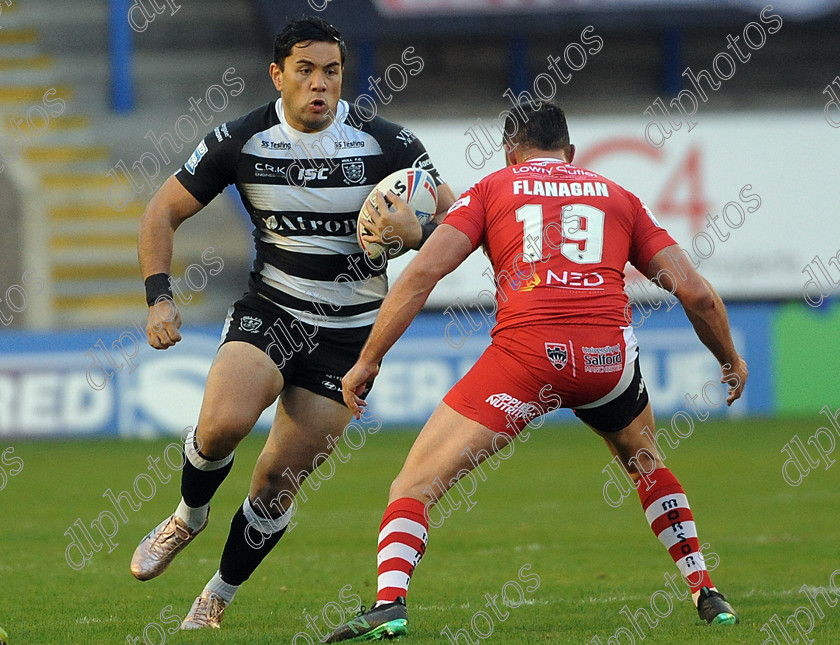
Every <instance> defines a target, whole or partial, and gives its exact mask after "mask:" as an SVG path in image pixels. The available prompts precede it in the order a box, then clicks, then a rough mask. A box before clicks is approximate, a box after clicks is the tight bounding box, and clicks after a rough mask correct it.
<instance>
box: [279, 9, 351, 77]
mask: <svg viewBox="0 0 840 645" xmlns="http://www.w3.org/2000/svg"><path fill="white" fill-rule="evenodd" d="M313 41H314V42H324V43H338V49H339V51H340V52H341V66H342V67H344V58H345V56H346V55H347V46H346V45H345V44H344V39H343V38H342V37H341V32H340V31H339V30H338V29H336V28H335V27H333V26H332V25H331V24H330V23H328V22H327V21H326V20H323V19H322V18H318V17H317V16H307V17H306V18H301V19H299V20H293V21H292V22H290V23H289V24H288V25H286V26H285V27H284V28H283V31H281V32H280V33H279V34H277V36H276V37H275V39H274V62H275V63H277V64H278V65H279V66H280V69H283V63H284V61H285V60H286V58H287V57H288V56H289V55H290V54H291V53H292V47H294V46H295V45H297V44H298V43H303V42H306V43H308V42H313Z"/></svg>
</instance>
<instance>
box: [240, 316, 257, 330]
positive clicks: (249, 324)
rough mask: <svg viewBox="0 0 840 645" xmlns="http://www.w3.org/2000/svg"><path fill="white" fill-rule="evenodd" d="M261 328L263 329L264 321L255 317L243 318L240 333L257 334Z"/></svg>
mask: <svg viewBox="0 0 840 645" xmlns="http://www.w3.org/2000/svg"><path fill="white" fill-rule="evenodd" d="M260 327H262V319H261V318H256V317H255V316H242V319H241V320H240V321H239V330H240V331H247V332H249V333H251V334H256V333H257V331H259V328H260Z"/></svg>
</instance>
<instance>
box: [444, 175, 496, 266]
mask: <svg viewBox="0 0 840 645" xmlns="http://www.w3.org/2000/svg"><path fill="white" fill-rule="evenodd" d="M444 224H448V225H449V226H454V227H455V228H457V229H458V230H459V231H461V232H462V233H464V234H465V235H466V236H467V237H468V238H470V242H471V243H472V248H473V251H475V250H476V249H477V248H478V247H479V246H481V243H482V242H483V241H484V229H485V224H486V217H485V211H484V203H483V201H482V199H481V185H480V184H477V185H475V186H473V187H472V188H470V189H469V190H468V191H467V192H465V193H464V194H463V195H461V196H460V197H459V198H458V199H457V200H456V201H455V203H454V204H452V206H451V208H450V209H449V211H448V212H447V214H446V219H445V220H444Z"/></svg>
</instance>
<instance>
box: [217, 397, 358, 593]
mask: <svg viewBox="0 0 840 645" xmlns="http://www.w3.org/2000/svg"><path fill="white" fill-rule="evenodd" d="M349 420H350V411H349V410H348V409H347V408H346V407H345V406H344V405H342V404H339V403H337V402H335V401H332V400H331V399H327V398H326V397H323V396H320V395H318V394H315V393H313V392H310V391H309V390H304V389H302V388H298V387H294V386H289V387H288V388H287V389H286V390H285V391H284V392H283V395H282V396H281V397H280V400H279V403H278V406H277V414H276V416H275V418H274V423H273V424H272V427H271V432H270V434H269V437H268V441H267V442H266V444H265V447H264V448H263V451H262V454H260V457H259V459H258V460H257V465H256V468H255V469H254V475H253V477H252V479H251V489H250V493H249V496H248V499H247V500H246V501H245V503H244V504H243V505H242V507H241V508H240V509H239V510H237V512H236V514H235V515H234V517H233V520H232V521H231V530H230V533H229V535H228V539H227V543H226V544H225V548H224V551H223V553H222V560H221V564H220V567H219V574H218V575H219V576H220V578H221V580H223V581H224V583H226V584H227V585H229V586H230V587H232V588H233V589H232V591H235V588H236V587H238V586H239V585H241V584H242V583H243V582H244V581H245V580H247V579H248V578H249V577H250V575H251V574H252V573H253V571H254V570H255V569H256V568H257V566H258V565H259V563H260V562H261V561H262V560H263V558H265V556H266V555H268V553H269V552H270V551H271V549H272V548H273V547H274V545H275V544H276V543H277V542H278V541H279V539H280V537H281V536H282V535H283V533H284V532H285V530H286V528H287V526H288V524H289V522H290V520H291V517H292V515H293V514H294V507H293V500H294V498H295V495H296V494H297V493H298V491H299V489H300V487H301V485H302V484H303V482H304V481H305V480H306V477H307V476H308V475H309V474H310V473H311V472H312V471H313V470H314V468H315V467H317V466H318V464H319V463H320V460H318V455H319V454H321V455H323V454H330V453H331V452H332V449H333V446H335V443H336V441H337V440H338V439H339V438H340V437H341V434H342V432H343V431H344V427H345V426H346V425H347V423H348V422H349ZM321 459H323V457H322V458H321ZM300 495H301V496H302V499H303V501H306V499H307V498H306V494H305V493H300ZM230 590H231V589H229V591H230ZM231 599H232V596H231ZM228 602H229V600H228Z"/></svg>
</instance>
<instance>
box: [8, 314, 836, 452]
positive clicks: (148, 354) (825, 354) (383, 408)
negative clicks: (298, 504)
mask: <svg viewBox="0 0 840 645" xmlns="http://www.w3.org/2000/svg"><path fill="white" fill-rule="evenodd" d="M729 313H730V323H731V325H732V330H733V336H734V338H735V340H736V343H737V345H738V347H739V350H740V351H741V352H743V354H744V356H745V357H746V360H747V361H748V363H749V367H750V381H749V384H748V386H747V388H746V390H745V393H744V397H743V399H742V400H741V401H740V402H739V403H738V404H737V405H735V406H733V407H732V408H727V407H726V406H725V405H724V404H722V402H721V393H722V389H721V387H720V384H719V383H718V379H719V373H718V369H717V365H716V362H715V360H714V359H713V358H712V357H711V355H710V354H709V353H708V351H707V350H706V349H705V348H704V347H703V346H702V345H701V344H700V342H699V341H698V340H697V339H696V337H695V336H694V333H693V331H692V330H691V327H690V325H689V323H688V321H687V320H686V318H685V316H684V315H683V313H682V312H681V310H680V308H679V307H674V308H673V309H672V310H671V311H666V310H665V307H664V306H662V307H661V308H660V310H658V311H656V310H651V311H650V314H649V315H648V316H647V317H644V318H643V317H641V316H640V317H639V318H638V319H634V324H636V327H637V329H636V334H637V336H638V338H639V342H640V345H641V348H642V353H641V361H642V369H643V373H644V375H645V379H646V381H647V385H648V388H649V390H650V392H651V397H652V400H653V402H654V404H655V409H656V413H657V415H658V419H657V420H658V425H659V426H660V427H667V425H668V424H669V423H673V424H674V425H675V427H676V428H678V429H679V431H680V432H683V433H685V432H687V431H688V428H687V426H686V423H687V422H686V420H685V419H686V417H690V418H691V419H694V423H697V422H698V419H699V418H701V417H705V415H706V412H709V414H710V416H721V415H728V416H738V417H742V416H746V415H762V416H766V415H794V414H815V413H817V412H818V411H819V410H820V408H822V406H824V405H826V404H829V405H832V406H833V407H832V409H833V408H834V407H837V405H838V403H840V402H839V401H837V392H836V387H834V383H835V381H834V379H833V377H832V376H831V375H832V373H833V370H832V368H836V366H837V365H838V358H840V349H838V347H837V343H836V342H833V340H834V335H835V334H836V329H837V328H838V323H840V307H838V306H837V305H836V304H829V303H828V302H825V303H824V304H823V305H822V306H821V307H820V308H818V309H814V308H812V307H810V306H808V305H807V304H805V303H804V302H798V303H797V302H789V303H785V304H768V303H764V304H761V303H733V304H731V305H730V306H729ZM476 320H480V319H479V318H478V317H477V316H476ZM141 333H142V332H141V330H140V329H139V328H138V327H136V326H135V327H131V328H124V329H108V330H86V331H73V332H70V331H62V332H38V331H5V332H4V333H2V334H0V344H2V346H3V347H4V348H5V349H4V351H3V352H2V354H0V436H6V437H12V436H13V437H33V438H37V437H48V436H59V437H90V436H108V435H121V436H140V437H152V436H157V435H161V434H172V435H175V434H178V433H180V432H181V430H182V429H183V428H184V427H186V426H188V425H191V424H193V423H194V422H195V420H196V418H197V416H198V410H199V406H200V404H201V397H202V392H203V387H204V382H205V379H206V375H207V370H208V369H209V367H210V363H211V361H212V359H213V355H214V353H215V349H216V347H217V343H218V338H219V333H220V328H219V327H210V326H201V327H189V326H188V327H186V328H185V329H184V340H183V341H182V342H181V343H179V344H178V345H177V346H176V347H174V348H171V349H169V350H167V351H155V350H152V349H151V348H150V347H149V346H148V345H146V344H145V343H144V342H143V341H142V340H141V339H142V336H141ZM488 342H489V336H488V333H487V329H486V328H483V329H479V330H477V331H471V333H470V334H469V335H468V336H467V335H466V334H462V333H461V332H460V331H459V330H458V328H457V325H455V324H453V316H452V314H451V313H450V314H446V313H445V312H440V311H438V312H424V313H423V314H421V316H420V317H419V318H418V319H417V320H416V321H415V322H414V324H413V325H412V326H411V328H410V329H409V331H408V333H407V334H406V336H405V337H404V338H403V339H401V340H400V341H399V343H398V344H397V345H396V346H395V347H394V349H393V350H392V352H391V353H390V354H389V355H388V356H387V357H386V360H385V362H384V364H383V368H382V372H381V374H380V376H379V378H378V379H377V383H376V385H375V388H374V391H373V394H372V396H371V399H370V401H371V408H372V412H373V413H374V414H375V415H377V416H378V417H380V418H381V419H382V421H383V423H384V424H385V426H386V427H389V426H390V427H397V426H404V425H416V424H420V423H422V422H424V421H425V420H426V418H427V417H428V416H429V414H430V413H431V412H432V410H433V409H434V408H435V406H436V405H437V404H438V402H439V401H440V399H441V396H442V395H443V394H444V393H445V392H446V391H447V390H448V389H449V387H450V386H451V385H452V384H453V383H454V382H455V381H456V380H457V379H458V378H459V377H460V375H461V374H463V373H464V372H465V371H466V370H467V369H469V367H470V366H471V365H472V364H473V362H474V361H475V359H476V358H477V357H478V355H479V354H480V353H481V351H482V350H483V349H484V347H485V346H486V345H487V343H488ZM692 406H696V411H695V409H694V408H693V407H692ZM680 412H683V413H685V414H683V415H680V414H679V413H680ZM271 414H272V412H271V411H268V412H266V414H265V415H263V417H262V418H261V420H260V424H259V427H260V428H261V429H263V430H264V429H266V428H267V427H268V425H269V423H270V420H271ZM553 418H555V419H558V420H561V419H571V414H570V413H569V412H568V411H565V410H564V411H561V412H560V413H554V415H553Z"/></svg>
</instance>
